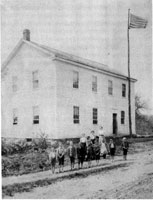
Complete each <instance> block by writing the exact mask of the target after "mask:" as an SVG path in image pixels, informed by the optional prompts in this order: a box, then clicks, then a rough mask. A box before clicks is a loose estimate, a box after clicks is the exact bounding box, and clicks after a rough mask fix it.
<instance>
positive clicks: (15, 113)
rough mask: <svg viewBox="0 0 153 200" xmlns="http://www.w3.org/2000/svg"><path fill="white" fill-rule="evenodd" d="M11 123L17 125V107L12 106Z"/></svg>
mask: <svg viewBox="0 0 153 200" xmlns="http://www.w3.org/2000/svg"><path fill="white" fill-rule="evenodd" d="M13 125H18V109H17V108H13Z"/></svg>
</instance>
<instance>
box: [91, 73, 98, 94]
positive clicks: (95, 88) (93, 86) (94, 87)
mask: <svg viewBox="0 0 153 200" xmlns="http://www.w3.org/2000/svg"><path fill="white" fill-rule="evenodd" d="M92 91H94V92H97V76H92Z"/></svg>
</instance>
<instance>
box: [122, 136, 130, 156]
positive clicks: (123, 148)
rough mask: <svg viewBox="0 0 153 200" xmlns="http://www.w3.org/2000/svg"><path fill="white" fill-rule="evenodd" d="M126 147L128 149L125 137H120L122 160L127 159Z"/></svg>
mask: <svg viewBox="0 0 153 200" xmlns="http://www.w3.org/2000/svg"><path fill="white" fill-rule="evenodd" d="M128 149H129V143H128V141H127V139H126V137H124V138H123V139H122V150H123V160H127V152H128Z"/></svg>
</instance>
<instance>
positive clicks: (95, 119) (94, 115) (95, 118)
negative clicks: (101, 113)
mask: <svg viewBox="0 0 153 200" xmlns="http://www.w3.org/2000/svg"><path fill="white" fill-rule="evenodd" d="M92 123H93V124H94V125H96V124H98V109H97V108H93V109H92Z"/></svg>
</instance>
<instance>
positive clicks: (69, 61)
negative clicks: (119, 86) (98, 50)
mask: <svg viewBox="0 0 153 200" xmlns="http://www.w3.org/2000/svg"><path fill="white" fill-rule="evenodd" d="M53 60H58V61H61V62H67V63H69V64H73V65H77V66H79V67H81V68H85V69H90V70H92V71H96V72H99V73H103V74H106V75H109V76H113V77H117V78H120V79H123V80H128V77H127V76H124V75H121V74H117V73H114V72H110V71H107V70H104V69H102V68H99V67H93V66H90V65H88V64H84V63H80V62H76V61H72V60H70V59H64V58H59V57H58V56H55V58H53ZM130 80H131V82H136V81H137V80H136V79H134V78H130Z"/></svg>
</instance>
